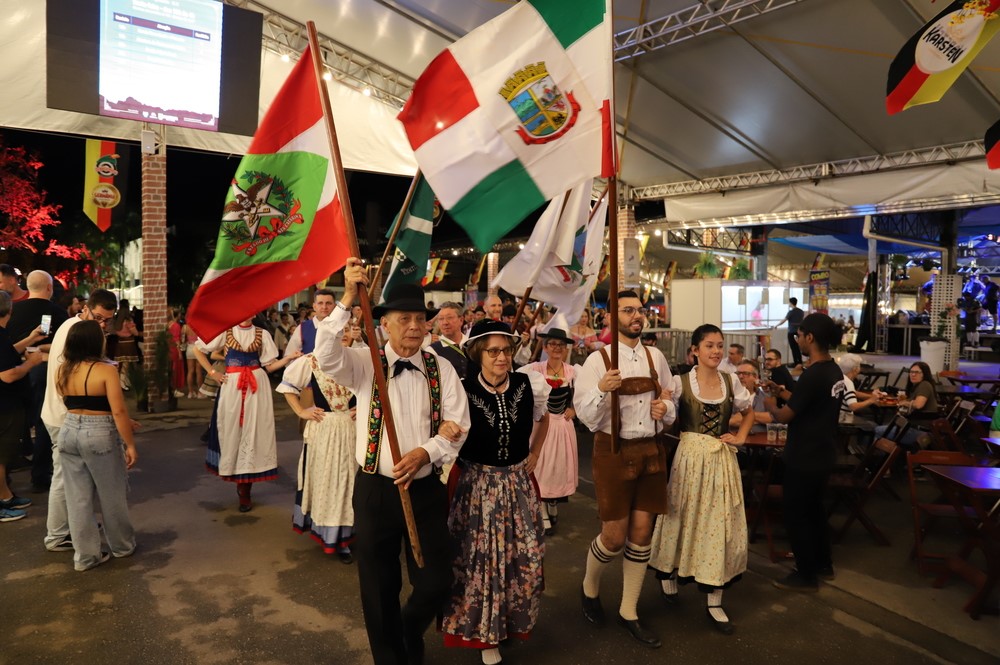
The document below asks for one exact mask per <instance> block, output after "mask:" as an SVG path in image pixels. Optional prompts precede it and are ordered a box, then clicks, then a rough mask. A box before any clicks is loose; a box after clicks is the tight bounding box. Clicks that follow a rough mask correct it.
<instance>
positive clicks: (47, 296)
mask: <svg viewBox="0 0 1000 665" xmlns="http://www.w3.org/2000/svg"><path fill="white" fill-rule="evenodd" d="M26 282H27V286H28V297H27V299H25V300H22V301H20V302H17V303H14V312H13V314H11V317H10V323H9V324H7V330H8V332H9V333H10V338H11V341H13V342H14V343H15V344H16V343H17V342H20V341H21V340H23V339H25V338H26V337H28V336H29V335H30V334H31V333H32V331H34V330H36V329H38V328H39V327H41V328H42V332H44V333H45V335H46V336H45V338H44V339H42V340H41V341H39V342H38V343H37V344H35V345H34V346H37V347H38V349H39V350H40V351H42V352H47V351H48V350H49V346H50V345H51V343H52V336H53V335H55V333H56V330H58V329H59V327H60V326H61V325H62V324H63V323H64V322H65V321H66V319H67V318H68V317H67V315H66V311H65V310H64V309H63V308H62V307H59V306H58V305H56V304H55V303H54V302H52V292H53V284H52V275H50V274H49V273H47V272H45V271H44V270H33V271H31V272H30V273H28V278H27V280H26ZM47 368H48V364H47V363H41V364H38V365H35V366H34V367H32V369H31V372H30V373H29V374H28V385H29V401H30V407H29V410H28V413H27V418H25V439H24V440H25V441H29V442H30V441H31V438H30V432H31V428H32V427H34V428H35V438H34V442H33V444H32V447H31V455H32V457H31V485H32V489H33V490H34V491H36V492H44V491H45V490H47V489H48V488H49V484H50V483H51V481H52V441H51V440H50V438H49V434H48V432H47V431H46V429H45V426H44V425H43V424H42V417H41V416H42V402H43V401H44V399H45V387H46V385H47V379H46V375H47V372H48V369H47Z"/></svg>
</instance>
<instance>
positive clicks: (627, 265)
mask: <svg viewBox="0 0 1000 665" xmlns="http://www.w3.org/2000/svg"><path fill="white" fill-rule="evenodd" d="M640 254H641V250H640V243H639V241H638V240H636V239H635V238H625V239H624V240H623V241H622V255H623V257H624V260H623V261H622V285H623V287H624V288H626V289H638V288H639V287H640V286H642V278H641V277H640V274H639V268H640V266H641V265H642V258H641V256H640Z"/></svg>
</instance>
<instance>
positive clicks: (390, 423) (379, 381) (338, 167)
mask: <svg viewBox="0 0 1000 665" xmlns="http://www.w3.org/2000/svg"><path fill="white" fill-rule="evenodd" d="M306 28H307V29H308V31H309V51H310V53H311V55H312V61H313V69H314V70H315V72H316V84H317V86H319V93H320V100H321V103H322V104H323V116H324V118H325V119H326V127H327V136H328V137H329V140H330V155H331V157H332V158H333V169H334V175H335V176H336V178H337V193H338V195H339V199H340V205H341V208H342V210H343V213H344V226H345V227H346V230H347V241H348V243H349V244H350V249H351V256H360V254H361V249H360V247H359V246H358V232H357V229H356V228H355V226H354V213H353V212H352V211H351V199H350V197H349V196H348V194H347V178H346V176H345V175H344V166H343V163H342V162H341V161H340V145H339V143H338V141H337V130H336V128H335V126H334V123H333V112H332V111H331V109H330V92H329V91H328V90H327V88H326V81H324V80H323V63H322V61H321V60H320V49H319V38H318V36H317V34H316V24H315V23H313V22H312V21H309V22H308V23H306ZM358 297H359V298H360V300H361V311H362V312H363V313H364V317H363V318H364V325H365V332H366V333H367V334H368V339H370V340H375V339H376V338H375V326H374V321H373V319H372V305H371V298H370V297H369V296H368V290H367V289H358ZM368 348H369V350H370V351H371V356H372V365H373V367H374V370H375V385H376V386H377V387H378V391H379V395H380V396H381V399H382V418H383V420H382V422H383V424H384V425H385V434H386V436H387V437H388V438H389V451H390V453H391V454H392V463H393V465H396V464H399V460H400V457H401V455H400V454H399V439H398V438H397V437H396V423H395V421H394V420H393V418H392V409H391V408H390V406H389V389H388V382H387V381H386V376H385V371H384V370H383V369H382V359H381V358H380V357H379V348H378V345H377V344H371V345H369V347H368ZM396 487H398V488H399V500H400V502H401V503H402V504H403V516H404V518H405V519H406V531H407V533H408V535H409V538H410V548H411V549H412V550H413V560H414V561H415V562H416V564H417V566H419V567H420V568H423V567H424V555H423V551H422V550H421V548H420V536H419V534H418V533H417V525H416V522H415V521H414V517H413V504H412V503H411V502H410V494H409V492H408V491H407V490H405V489H404V488H403V486H402V485H397V486H396Z"/></svg>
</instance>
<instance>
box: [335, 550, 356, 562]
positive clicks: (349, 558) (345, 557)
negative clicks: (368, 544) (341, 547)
mask: <svg viewBox="0 0 1000 665" xmlns="http://www.w3.org/2000/svg"><path fill="white" fill-rule="evenodd" d="M337 558H338V559H340V562H341V563H354V555H353V554H351V553H350V552H337Z"/></svg>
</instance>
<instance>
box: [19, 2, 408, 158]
mask: <svg viewBox="0 0 1000 665" xmlns="http://www.w3.org/2000/svg"><path fill="white" fill-rule="evenodd" d="M11 4H14V5H16V7H17V8H16V9H14V10H13V11H11V12H9V13H8V14H7V15H6V16H5V17H3V18H0V62H3V63H4V71H5V76H4V83H5V85H4V95H3V96H2V98H0V126H3V127H13V128H17V129H33V130H41V131H52V132H61V133H68V134H80V135H84V136H91V137H95V138H103V139H124V140H131V141H138V139H139V130H140V126H139V123H137V122H134V121H130V120H120V119H116V118H106V117H101V116H97V115H89V114H84V113H74V112H71V111H61V110H56V109H49V108H46V106H45V83H44V82H45V40H46V34H45V3H44V2H39V1H38V0H13V2H12V3H11ZM291 67H292V64H291V63H286V62H283V61H282V60H281V58H280V57H279V56H278V55H277V54H275V53H273V52H271V51H267V50H264V51H262V52H261V82H260V116H263V113H264V111H265V110H266V109H267V106H268V105H269V104H270V102H271V100H272V99H273V98H274V95H275V94H276V93H277V92H278V89H279V88H280V87H281V84H282V83H283V82H284V80H285V77H286V76H287V75H288V72H289V71H290V70H291ZM328 88H329V90H330V103H331V106H332V108H333V113H334V118H335V122H336V125H337V135H338V138H339V139H340V148H341V152H342V156H343V159H344V166H345V167H346V168H348V169H357V170H363V171H376V172H381V173H394V174H402V175H412V174H413V173H414V172H415V171H416V162H415V160H414V159H413V151H412V150H411V149H410V145H409V143H408V142H407V140H406V137H405V135H404V134H403V128H402V125H401V124H400V123H399V122H398V121H397V120H396V119H395V116H396V110H395V109H392V108H390V107H388V106H386V105H384V104H381V103H379V102H378V101H376V100H375V99H372V98H370V97H366V96H365V95H362V94H361V93H360V92H357V91H356V90H354V89H352V88H349V87H347V86H345V85H341V84H339V83H337V82H330V83H329V84H328ZM166 143H167V145H168V146H169V145H173V146H182V147H187V148H194V149H199V150H206V151H210V152H220V153H226V154H241V153H243V152H245V151H246V149H247V146H249V145H250V137H247V136H237V135H234V134H224V133H218V132H207V131H200V130H194V129H185V128H179V127H168V128H167V129H166Z"/></svg>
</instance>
